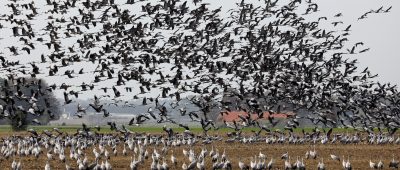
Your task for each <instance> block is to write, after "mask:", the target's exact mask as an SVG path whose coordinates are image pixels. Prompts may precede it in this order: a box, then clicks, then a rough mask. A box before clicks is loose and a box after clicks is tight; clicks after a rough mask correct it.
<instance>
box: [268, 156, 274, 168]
mask: <svg viewBox="0 0 400 170" xmlns="http://www.w3.org/2000/svg"><path fill="white" fill-rule="evenodd" d="M274 163H275V161H274V159H273V158H271V160H270V161H269V162H268V164H267V169H268V170H271V169H272V168H273V167H274Z"/></svg>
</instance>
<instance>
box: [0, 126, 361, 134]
mask: <svg viewBox="0 0 400 170" xmlns="http://www.w3.org/2000/svg"><path fill="white" fill-rule="evenodd" d="M54 127H57V128H58V129H60V130H61V131H62V132H67V133H75V132H76V130H77V129H78V128H81V126H29V127H28V129H30V128H32V129H34V130H36V131H39V132H41V131H43V130H52V129H53V128H54ZM169 127H172V129H173V130H174V131H175V132H183V131H184V130H185V129H183V128H180V127H178V126H169ZM126 128H128V129H129V130H131V131H133V132H141V133H143V132H145V133H164V131H163V130H162V127H160V126H149V125H147V126H139V127H137V126H127V127H126ZM303 129H304V131H305V132H312V131H313V129H314V128H311V127H310V128H297V129H294V132H295V133H301V132H302V130H303ZM258 130H259V128H255V127H249V128H244V129H243V132H251V131H258ZM273 130H276V129H273ZM281 130H282V129H281ZM320 130H321V131H322V129H320ZM325 130H326V131H328V130H329V129H328V128H325ZM190 131H191V132H193V133H202V129H201V127H198V126H197V127H191V128H190ZM233 131H234V130H233V129H230V128H220V129H218V130H213V129H211V130H210V131H209V132H210V133H217V134H224V133H228V132H233ZM282 131H283V130H282ZM354 131H355V129H344V128H334V129H333V132H334V133H345V132H354ZM4 132H12V129H11V126H8V125H0V133H4ZM100 132H102V133H110V132H112V131H111V130H110V128H109V126H102V127H101V130H100Z"/></svg>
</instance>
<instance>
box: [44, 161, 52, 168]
mask: <svg viewBox="0 0 400 170" xmlns="http://www.w3.org/2000/svg"><path fill="white" fill-rule="evenodd" d="M44 170H51V168H50V164H49V161H48V160H47V161H46V165H45V166H44Z"/></svg>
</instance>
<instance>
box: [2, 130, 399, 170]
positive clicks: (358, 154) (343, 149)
mask: <svg viewBox="0 0 400 170" xmlns="http://www.w3.org/2000/svg"><path fill="white" fill-rule="evenodd" d="M0 137H4V134H3V135H2V136H1V135H0ZM211 146H214V149H215V150H216V149H218V151H219V154H220V155H221V154H222V153H223V151H224V150H225V152H226V155H227V158H228V160H230V161H231V163H232V165H233V169H239V168H238V159H239V158H241V160H242V161H243V162H245V163H246V164H248V165H250V160H251V157H252V156H254V155H258V154H259V152H260V151H261V152H262V153H263V154H265V155H266V156H267V160H266V162H267V163H268V161H269V160H270V159H271V158H273V159H275V166H274V167H275V168H274V169H283V164H284V161H283V160H281V159H280V156H281V155H282V154H283V153H285V152H288V153H289V155H290V157H291V163H294V162H295V161H296V158H297V157H304V155H305V153H306V152H307V150H311V148H312V147H311V146H310V145H309V144H307V145H288V144H274V145H267V144H265V143H257V144H240V143H225V142H222V141H221V142H215V143H213V144H210V145H202V144H197V145H195V146H194V147H193V149H194V150H195V153H196V154H199V152H200V150H201V148H202V147H206V148H207V150H208V151H210V150H211ZM153 148H154V146H149V147H147V149H148V151H149V153H150V154H151V153H152V151H153ZM155 148H157V150H158V152H159V153H160V152H161V148H162V147H161V146H159V147H155ZM315 148H316V151H317V154H318V158H317V159H315V160H314V159H309V160H306V159H304V162H305V165H306V168H307V169H316V167H317V164H318V162H319V161H321V159H323V161H324V163H325V165H326V168H327V169H342V162H338V161H333V160H332V159H331V158H330V154H335V155H338V156H340V158H341V159H342V156H345V158H346V159H347V156H350V162H351V164H352V167H353V169H359V170H363V169H370V168H369V161H370V159H371V160H372V161H373V162H376V163H377V162H378V161H379V160H380V159H382V161H383V162H384V167H385V168H384V169H388V165H389V162H390V160H392V155H394V156H395V159H396V160H399V159H400V145H394V144H388V145H366V144H358V145H355V144H349V145H341V144H333V145H320V144H319V145H316V147H315ZM43 149H44V148H43ZM122 149H123V145H119V146H118V149H117V150H118V151H119V153H122ZM183 149H186V150H189V147H188V146H181V147H176V148H170V151H169V152H168V153H167V155H166V156H165V159H166V160H167V163H168V165H169V167H170V169H182V168H181V165H182V163H183V162H185V163H186V164H189V160H188V158H187V157H184V156H183V154H182V150H183ZM107 150H108V151H109V152H111V148H107ZM171 150H174V155H175V156H176V157H177V159H178V161H179V163H178V166H177V167H174V166H173V165H172V164H171V162H170V155H171V154H172V152H171ZM65 151H66V152H65V154H66V157H67V161H66V162H67V163H68V164H69V165H70V166H71V167H72V168H74V169H77V165H76V161H73V160H71V159H70V158H69V148H68V149H66V150H65ZM85 152H86V155H87V157H88V159H89V162H90V163H91V162H93V160H94V155H93V152H92V148H90V149H87V150H86V151H85ZM132 155H133V151H129V150H128V155H127V156H123V155H122V154H119V155H113V154H111V158H110V160H109V162H110V163H111V165H112V167H113V169H129V164H130V160H131V156H132ZM13 159H15V160H21V162H22V167H23V169H44V166H45V163H46V160H47V157H46V150H44V152H43V154H41V156H40V157H39V158H38V159H36V158H34V157H33V156H30V157H25V156H24V157H19V156H15V157H12V158H9V159H5V158H4V157H3V156H0V167H1V168H0V169H10V167H11V163H12V161H13ZM101 161H104V159H102V160H101ZM101 161H100V163H101ZM205 163H206V167H207V168H206V169H211V167H212V162H211V158H210V157H207V158H206V162H205ZM150 164H151V158H150V157H149V159H147V160H146V161H145V163H144V164H143V165H142V166H140V168H139V169H150ZM50 165H51V168H52V169H65V164H64V163H63V162H61V161H59V159H58V157H56V159H55V160H50Z"/></svg>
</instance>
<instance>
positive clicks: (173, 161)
mask: <svg viewBox="0 0 400 170" xmlns="http://www.w3.org/2000/svg"><path fill="white" fill-rule="evenodd" d="M171 152H172V154H171V163H172V164H173V165H174V166H175V167H176V165H177V164H178V162H177V160H176V157H175V156H174V150H171Z"/></svg>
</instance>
